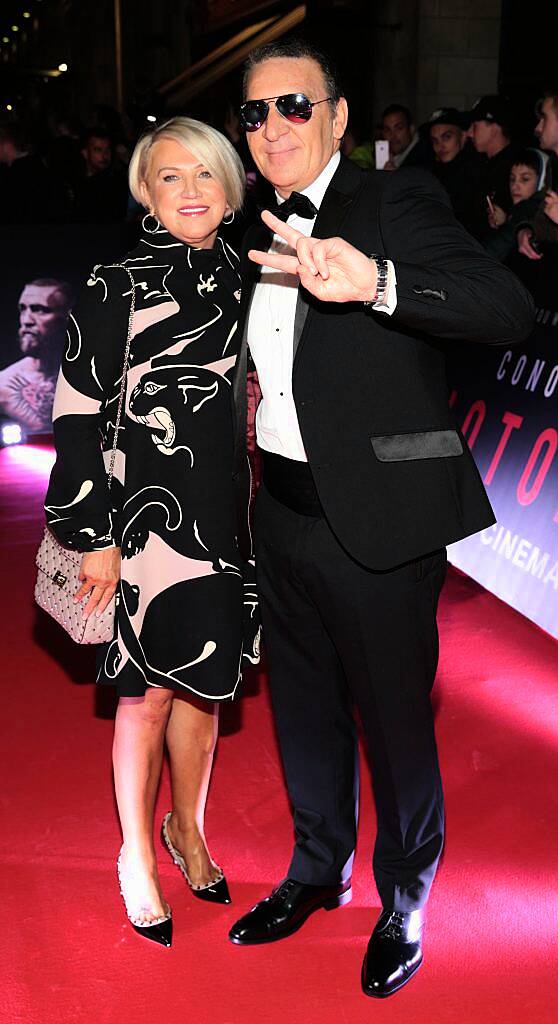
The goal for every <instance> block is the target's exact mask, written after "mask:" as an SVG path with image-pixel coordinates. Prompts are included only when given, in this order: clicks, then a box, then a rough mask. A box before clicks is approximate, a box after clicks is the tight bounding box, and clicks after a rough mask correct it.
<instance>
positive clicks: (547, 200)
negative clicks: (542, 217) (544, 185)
mask: <svg viewBox="0 0 558 1024" xmlns="http://www.w3.org/2000/svg"><path fill="white" fill-rule="evenodd" d="M544 212H545V213H546V216H547V217H550V220H552V221H554V223H555V224H558V192H553V191H552V189H550V188H549V190H548V192H547V193H546V195H545V197H544Z"/></svg>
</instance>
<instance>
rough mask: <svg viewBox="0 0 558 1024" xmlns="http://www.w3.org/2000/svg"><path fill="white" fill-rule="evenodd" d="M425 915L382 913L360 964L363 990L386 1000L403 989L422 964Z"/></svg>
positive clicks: (418, 911)
mask: <svg viewBox="0 0 558 1024" xmlns="http://www.w3.org/2000/svg"><path fill="white" fill-rule="evenodd" d="M423 927H424V911H423V910H413V911H411V912H410V913H408V914H402V913H399V912H398V911H396V910H382V913H381V914H380V917H379V918H378V923H377V924H376V927H375V928H374V931H373V932H372V935H371V937H370V942H369V943H368V949H367V951H366V956H365V957H364V962H363V964H362V990H363V992H364V994H365V995H367V996H375V998H376V999H385V998H386V996H391V995H393V993H394V992H397V990H398V989H400V988H402V987H403V985H406V984H407V982H408V981H409V979H410V978H412V976H413V974H414V973H415V971H418V969H419V967H420V965H421V963H422V945H421V939H422V930H423Z"/></svg>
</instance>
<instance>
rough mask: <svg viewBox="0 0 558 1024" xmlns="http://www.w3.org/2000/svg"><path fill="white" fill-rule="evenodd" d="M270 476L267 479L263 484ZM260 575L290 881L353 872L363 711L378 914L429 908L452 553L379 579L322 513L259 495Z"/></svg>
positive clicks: (439, 826)
mask: <svg viewBox="0 0 558 1024" xmlns="http://www.w3.org/2000/svg"><path fill="white" fill-rule="evenodd" d="M264 479H265V476H264ZM255 541H256V565H257V571H258V584H259V595H260V604H261V611H262V619H263V627H264V636H265V643H266V648H267V652H268V662H269V679H270V688H271V697H272V702H273V708H274V712H275V719H276V724H277V730H278V735H279V741H280V745H281V753H282V759H283V765H284V770H285V774H286V779H287V785H288V790H289V795H290V799H291V802H292V805H293V811H294V827H295V847H294V853H293V858H292V861H291V865H290V867H289V871H288V874H289V877H292V878H295V879H296V880H297V881H299V882H305V883H307V884H313V885H336V884H338V883H339V882H341V881H345V880H346V879H347V878H348V877H349V876H350V873H351V867H352V860H353V854H354V848H355V842H356V826H357V804H358V761H357V735H356V729H355V723H354V719H353V714H352V705H353V704H354V705H356V707H357V708H358V712H359V715H360V718H361V721H362V724H363V728H364V732H365V735H366V740H367V745H368V752H369V758H370V763H371V768H372V775H373V784H374V795H375V801H376V810H377V819H378V832H377V838H376V844H375V850H374V877H375V880H376V885H377V888H378V892H379V895H380V898H381V901H382V905H383V906H384V907H386V908H389V909H395V910H399V911H410V910H415V909H417V908H419V907H421V906H423V905H424V904H425V902H426V900H427V898H428V893H429V890H430V886H431V884H432V880H433V878H434V874H435V871H436V866H437V863H438V859H439V857H440V853H441V851H442V846H443V831H444V811H443V794H442V787H441V780H440V774H439V768H438V758H437V752H436V742H435V737H434V728H433V715H432V707H431V702H430V691H431V689H432V685H433V682H434V677H435V674H436V667H437V662H438V632H437V626H436V609H437V604H438V597H439V594H440V590H441V587H442V584H443V581H444V577H445V572H446V554H445V551H438V552H436V553H434V554H432V555H429V556H427V557H425V558H422V559H419V560H418V561H415V562H411V563H408V564H406V565H403V566H401V567H399V568H396V569H393V570H389V571H385V572H374V571H372V570H370V569H367V568H365V567H363V566H362V565H360V564H359V563H358V562H356V561H355V560H354V559H352V558H351V557H350V555H348V554H347V553H346V552H345V550H344V549H343V548H342V547H341V545H340V544H339V542H338V541H337V539H336V537H335V535H334V534H333V533H332V531H331V529H330V528H329V526H328V524H327V521H326V520H325V519H324V518H323V516H320V515H301V514H299V512H296V511H293V509H292V508H290V507H287V506H286V505H284V504H283V503H282V502H280V501H277V500H276V498H274V497H272V496H271V495H270V493H269V491H268V490H267V489H266V487H265V486H263V485H262V486H261V487H260V490H259V493H258V497H257V500H256V513H255Z"/></svg>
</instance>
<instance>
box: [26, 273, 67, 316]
mask: <svg viewBox="0 0 558 1024" xmlns="http://www.w3.org/2000/svg"><path fill="white" fill-rule="evenodd" d="M30 285H34V286H35V287H36V288H54V289H55V290H56V291H57V292H59V294H60V295H61V296H62V300H63V301H62V302H61V303H60V305H61V306H64V308H65V309H71V308H72V306H73V304H74V301H75V292H74V289H73V288H72V286H71V284H69V283H68V282H67V281H59V280H58V279H57V278H55V277H37V278H35V280H34V281H27V282H26V283H25V285H24V287H25V288H28V287H29V286H30Z"/></svg>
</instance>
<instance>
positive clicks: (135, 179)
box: [128, 117, 246, 211]
mask: <svg viewBox="0 0 558 1024" xmlns="http://www.w3.org/2000/svg"><path fill="white" fill-rule="evenodd" d="M160 139H173V140H174V141H175V142H178V143H180V145H181V146H183V147H184V149H186V150H188V152H189V153H192V155H193V156H195V157H197V158H198V160H199V161H200V163H202V164H203V165H204V166H205V167H207V170H208V171H209V172H210V173H211V174H212V175H213V177H214V178H216V179H217V181H219V182H220V183H221V185H222V186H223V189H224V192H225V196H226V199H227V203H228V204H229V206H230V208H231V210H235V211H236V210H240V208H241V207H242V203H243V201H244V190H245V188H246V175H245V173H244V167H243V166H242V161H241V159H240V157H239V155H238V153H237V152H236V149H235V148H234V146H233V145H232V143H230V142H229V140H228V139H226V138H225V136H224V135H222V134H221V132H218V131H217V129H216V128H212V127H211V126H210V125H208V124H204V123H203V121H195V120H194V119H193V118H191V117H172V118H171V119H170V120H169V121H165V122H164V123H163V124H161V125H157V127H156V128H154V129H153V130H152V131H149V132H146V133H145V135H142V137H141V139H140V140H139V141H138V142H137V144H136V147H135V149H134V152H133V153H132V159H131V160H130V167H129V169H128V182H129V185H130V192H131V193H132V195H133V197H134V199H136V200H137V202H138V203H141V204H142V205H143V199H142V195H141V190H140V185H141V183H142V182H143V181H144V182H146V183H147V177H148V175H149V165H150V162H151V153H152V150H153V147H154V145H155V143H156V142H158V141H159V140H160Z"/></svg>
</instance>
